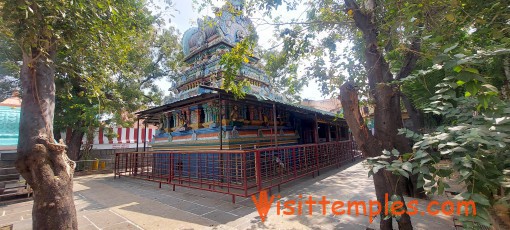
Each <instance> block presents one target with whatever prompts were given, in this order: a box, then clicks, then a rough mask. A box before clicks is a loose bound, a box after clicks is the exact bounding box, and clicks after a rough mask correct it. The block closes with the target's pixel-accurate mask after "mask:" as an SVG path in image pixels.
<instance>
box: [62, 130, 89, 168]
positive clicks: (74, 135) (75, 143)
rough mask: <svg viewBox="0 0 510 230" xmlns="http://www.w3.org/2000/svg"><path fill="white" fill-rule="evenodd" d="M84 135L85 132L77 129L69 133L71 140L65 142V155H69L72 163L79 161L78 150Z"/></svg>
mask: <svg viewBox="0 0 510 230" xmlns="http://www.w3.org/2000/svg"><path fill="white" fill-rule="evenodd" d="M84 135H85V132H83V131H82V130H80V129H79V128H78V129H73V131H72V132H71V138H70V139H69V140H67V143H66V144H67V146H68V149H67V153H68V155H69V158H71V160H73V161H79V160H80V159H81V154H80V150H81V145H82V140H83V136H84Z"/></svg>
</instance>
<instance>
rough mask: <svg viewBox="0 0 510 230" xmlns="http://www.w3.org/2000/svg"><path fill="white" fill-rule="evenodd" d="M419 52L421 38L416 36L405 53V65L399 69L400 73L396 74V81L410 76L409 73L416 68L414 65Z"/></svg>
mask: <svg viewBox="0 0 510 230" xmlns="http://www.w3.org/2000/svg"><path fill="white" fill-rule="evenodd" d="M420 50H421V36H416V37H415V38H414V39H413V41H412V42H411V46H410V47H409V50H408V51H407V53H406V57H405V63H404V65H403V66H402V68H400V71H399V72H398V74H397V77H396V80H400V79H404V78H406V77H408V76H409V74H411V72H412V71H413V70H414V68H415V67H416V63H417V62H418V59H419V58H420V54H419V53H420Z"/></svg>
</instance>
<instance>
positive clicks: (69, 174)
mask: <svg viewBox="0 0 510 230" xmlns="http://www.w3.org/2000/svg"><path fill="white" fill-rule="evenodd" d="M0 7H1V11H0V14H1V16H2V18H3V24H2V25H0V27H1V28H2V29H1V31H2V32H6V34H8V35H9V36H11V37H12V39H13V41H14V42H15V43H16V44H17V45H18V46H19V47H20V49H21V52H22V65H21V71H20V79H21V84H22V88H23V102H22V105H21V111H22V112H21V119H20V135H19V143H18V159H17V160H16V168H17V169H18V170H19V172H20V173H21V174H22V176H23V177H24V178H25V179H26V180H27V182H28V183H29V184H30V186H31V187H32V188H33V191H34V205H33V211H32V217H33V227H34V228H36V229H77V228H78V226H77V221H76V210H75V207H74V201H73V180H72V179H73V172H74V168H75V164H74V162H73V161H71V160H70V159H69V157H68V156H67V154H66V146H65V145H64V144H63V143H57V142H56V141H55V139H54V137H53V119H54V113H55V94H56V92H57V91H58V90H66V88H56V86H55V73H56V71H57V63H59V62H58V61H57V60H58V58H57V57H59V53H60V52H65V51H74V52H77V53H79V54H81V57H79V58H81V60H80V61H81V63H82V64H83V68H79V69H78V70H80V71H86V70H90V68H87V66H86V65H87V64H88V62H89V61H92V62H93V63H97V62H99V63H101V64H103V65H101V66H97V68H101V67H104V66H107V65H108V63H115V62H121V63H122V62H124V61H125V58H126V56H127V54H128V51H129V50H130V49H133V48H135V47H131V44H132V43H133V39H136V38H137V37H138V34H143V33H144V32H146V31H148V30H149V29H150V25H151V24H152V23H153V19H154V18H153V17H151V16H150V12H149V11H148V10H147V9H146V8H145V7H144V1H138V0H129V1H114V2H111V1H16V0H7V1H4V2H3V3H1V5H0ZM112 50H115V51H118V52H119V53H118V55H115V56H113V57H111V56H108V55H107V54H110V53H112ZM77 56H78V55H76V56H72V57H77ZM72 57H69V58H72ZM65 58H67V57H64V59H65ZM94 58H97V59H98V60H94ZM64 63H65V61H63V62H62V63H61V64H64ZM72 70H74V71H76V70H77V69H72ZM113 73H115V72H113ZM113 73H112V74H113ZM93 74H94V73H93V72H92V73H90V75H93ZM103 76H104V75H103ZM92 79H93V78H84V81H90V80H92ZM94 80H96V81H95V82H94V83H93V84H103V83H106V82H109V81H111V80H112V78H108V77H103V78H95V79H94ZM90 84H92V82H90ZM95 93H96V94H97V95H98V96H100V95H104V94H105V93H104V92H102V91H100V90H96V91H95Z"/></svg>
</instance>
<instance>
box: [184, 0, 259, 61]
mask: <svg viewBox="0 0 510 230" xmlns="http://www.w3.org/2000/svg"><path fill="white" fill-rule="evenodd" d="M243 8H244V2H243V1H242V0H228V1H227V3H226V4H225V5H224V6H223V7H221V8H215V9H214V11H215V12H214V13H215V15H216V16H215V17H214V18H212V17H209V16H206V17H205V18H203V19H198V20H197V25H198V26H197V27H192V28H190V29H188V30H187V31H186V32H184V35H183V37H182V48H183V51H184V55H185V56H186V58H185V59H186V60H188V59H189V58H190V57H191V56H193V55H195V54H197V53H199V52H200V51H203V50H204V49H207V48H209V47H211V46H213V45H216V44H218V43H220V42H224V43H226V44H228V45H230V46H234V45H235V44H236V43H237V42H239V41H241V40H242V39H243V38H245V37H248V36H251V35H255V29H254V27H253V23H252V22H251V20H250V19H249V18H248V17H245V16H244V15H243Z"/></svg>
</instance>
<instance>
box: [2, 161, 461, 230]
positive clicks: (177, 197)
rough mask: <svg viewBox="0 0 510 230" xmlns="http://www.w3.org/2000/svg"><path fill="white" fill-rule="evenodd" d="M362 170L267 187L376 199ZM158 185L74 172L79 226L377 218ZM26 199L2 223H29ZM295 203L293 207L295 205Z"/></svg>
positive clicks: (276, 224) (339, 222)
mask: <svg viewBox="0 0 510 230" xmlns="http://www.w3.org/2000/svg"><path fill="white" fill-rule="evenodd" d="M367 171H368V169H367V167H366V166H364V165H363V162H362V161H357V162H353V163H351V164H349V165H344V166H343V167H340V168H332V169H329V170H322V171H321V174H320V175H319V176H316V177H314V178H312V176H309V177H305V178H303V179H300V180H297V181H293V182H290V183H287V184H285V185H282V186H281V192H280V193H278V191H277V189H273V191H272V194H274V195H278V194H279V195H280V196H281V198H282V203H283V201H284V200H291V199H295V200H298V201H299V200H302V201H303V202H304V201H305V199H306V198H308V196H309V195H311V196H312V197H313V199H314V200H316V201H319V200H320V199H322V196H326V198H327V199H328V200H331V201H344V202H346V203H347V201H365V202H366V203H367V204H368V201H369V200H375V193H374V186H373V181H372V178H368V177H367V175H368V174H367ZM158 185H159V184H158V183H154V182H149V181H142V180H136V179H131V178H126V177H123V178H120V179H114V178H113V174H101V175H88V176H81V177H77V178H75V182H74V190H75V193H74V194H75V204H76V210H77V215H78V226H79V229H360V230H361V229H363V230H364V229H367V228H372V229H378V223H377V222H378V221H379V217H377V218H376V219H375V220H374V221H373V222H372V223H370V222H369V218H368V213H367V214H366V215H363V214H362V209H361V208H360V215H359V216H356V215H355V214H354V212H353V213H351V215H346V214H344V215H334V214H333V213H332V211H331V204H330V205H329V206H328V209H327V210H326V213H325V215H323V212H322V206H321V205H319V204H316V205H314V206H313V212H312V215H311V216H310V215H308V206H307V205H303V210H302V213H303V214H302V215H277V211H276V207H275V204H273V206H272V207H271V209H270V210H269V213H268V218H267V219H266V220H265V221H264V222H262V221H261V218H260V217H259V214H258V212H257V210H256V208H255V205H254V202H253V201H252V199H251V198H242V197H237V198H236V203H235V204H233V203H232V197H231V196H230V195H224V194H219V193H213V192H207V191H200V190H195V189H187V188H181V187H176V191H172V190H171V188H170V187H169V186H168V185H163V187H162V188H161V189H159V188H158ZM299 195H302V197H303V199H299V198H298V197H299ZM257 198H258V196H257ZM408 199H409V198H407V199H406V201H407V200H408ZM435 199H438V200H444V199H446V198H443V199H441V198H435ZM427 202H428V201H425V200H420V201H419V204H418V205H417V208H418V209H419V210H426V204H427ZM32 203H33V202H32V201H31V200H26V201H23V202H16V203H10V204H0V229H2V228H1V227H2V226H9V225H13V227H14V228H13V229H31V228H32V226H31V225H32V220H31V211H32V210H31V209H32ZM275 203H276V199H275ZM294 207H295V208H296V210H295V211H296V212H297V205H295V206H294ZM283 211H284V210H283V209H282V211H281V212H283ZM287 211H289V210H288V209H287ZM353 211H354V208H353ZM367 212H368V211H367ZM412 222H413V225H414V228H415V229H435V230H442V229H455V227H454V223H453V217H452V216H445V215H442V214H439V215H436V216H431V215H423V216H422V215H416V216H413V217H412ZM394 227H395V228H396V224H395V225H394Z"/></svg>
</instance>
